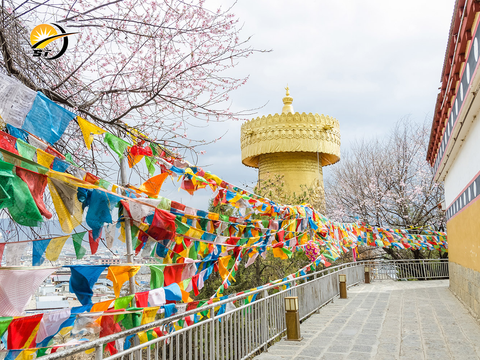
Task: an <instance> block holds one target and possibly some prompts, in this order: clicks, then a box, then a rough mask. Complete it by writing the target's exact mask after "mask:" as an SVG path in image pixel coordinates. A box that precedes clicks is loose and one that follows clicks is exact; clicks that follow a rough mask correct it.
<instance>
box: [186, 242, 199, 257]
mask: <svg viewBox="0 0 480 360" xmlns="http://www.w3.org/2000/svg"><path fill="white" fill-rule="evenodd" d="M188 257H189V258H190V259H193V260H197V257H198V251H197V249H196V248H195V244H192V246H190V250H188Z"/></svg>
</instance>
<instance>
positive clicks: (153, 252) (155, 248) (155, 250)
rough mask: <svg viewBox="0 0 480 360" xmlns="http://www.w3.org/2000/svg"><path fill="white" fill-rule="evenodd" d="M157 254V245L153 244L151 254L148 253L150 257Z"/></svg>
mask: <svg viewBox="0 0 480 360" xmlns="http://www.w3.org/2000/svg"><path fill="white" fill-rule="evenodd" d="M156 253H157V244H155V245H154V246H153V248H152V252H151V253H150V257H152V258H153V257H155V254H156Z"/></svg>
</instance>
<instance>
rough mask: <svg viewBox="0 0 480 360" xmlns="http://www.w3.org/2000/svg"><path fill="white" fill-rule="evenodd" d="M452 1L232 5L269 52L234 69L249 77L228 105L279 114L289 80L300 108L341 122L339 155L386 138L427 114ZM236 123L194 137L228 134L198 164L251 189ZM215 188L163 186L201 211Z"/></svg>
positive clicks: (274, 0)
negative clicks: (359, 142)
mask: <svg viewBox="0 0 480 360" xmlns="http://www.w3.org/2000/svg"><path fill="white" fill-rule="evenodd" d="M212 2H213V0H212ZM216 3H217V4H219V3H221V4H226V2H225V1H216ZM454 3H455V1H454V0H402V1H385V0H363V1H359V0H343V1H331V0H328V1H327V0H312V1H301V0H297V1H296V2H293V1H286V0H238V3H237V4H236V5H235V7H234V10H233V11H234V13H235V14H237V15H238V16H239V17H240V20H241V22H242V23H243V24H244V27H243V30H242V33H241V34H242V36H243V37H244V38H246V37H248V36H250V35H252V36H253V37H252V39H251V44H252V45H253V46H254V47H256V48H258V49H271V50H272V52H270V53H264V54H254V55H252V56H251V57H250V58H248V59H245V60H243V61H242V62H241V63H240V64H239V65H238V67H237V68H236V69H235V72H236V74H238V76H245V75H249V76H250V79H249V81H248V82H247V84H246V85H245V86H243V87H242V88H241V89H239V90H237V91H236V92H235V93H233V94H232V96H231V98H232V101H233V103H232V106H233V108H234V109H237V110H242V109H252V108H257V107H261V106H263V105H265V104H266V105H265V106H264V107H263V108H262V109H260V110H259V111H258V115H257V116H262V115H268V114H274V113H279V112H280V111H281V109H282V106H283V103H282V97H284V96H285V90H284V88H285V86H286V85H287V83H288V85H289V87H290V93H291V96H292V97H293V99H294V101H293V106H294V109H295V111H298V112H306V113H309V112H312V113H319V114H326V115H330V116H333V117H335V118H336V119H338V120H339V121H340V131H341V137H342V140H341V141H342V145H341V148H342V151H344V150H346V149H348V147H349V144H351V143H352V141H354V140H355V139H361V138H369V137H373V136H382V135H385V134H387V133H388V131H389V130H390V129H391V128H392V127H393V125H394V124H395V122H396V121H398V120H399V119H401V118H403V117H405V116H409V117H410V118H411V119H412V120H415V121H418V122H422V121H424V119H425V118H428V119H429V120H431V118H432V113H433V110H434V106H435V99H436V96H437V93H438V87H439V86H440V72H441V70H442V65H443V58H444V54H445V48H446V45H447V37H448V31H449V27H450V21H451V16H452V12H453V7H454ZM223 6H225V5H223ZM240 125H241V123H239V122H235V123H232V122H230V123H221V124H213V125H211V126H209V128H208V130H193V129H191V130H190V132H189V136H192V137H195V138H200V137H204V138H206V139H207V140H208V139H213V138H215V137H218V136H220V135H221V134H223V133H224V132H225V131H228V132H227V134H226V135H225V136H224V137H223V139H222V140H220V141H218V142H217V143H215V144H212V145H209V146H207V147H206V148H205V150H206V151H207V153H206V155H203V156H201V157H200V159H199V165H200V166H202V167H203V168H204V169H205V170H209V171H211V172H212V173H214V174H216V175H218V176H220V177H221V178H223V179H224V180H225V181H227V182H229V183H232V184H235V185H242V186H244V185H249V186H253V185H254V183H255V182H256V179H257V171H256V170H254V169H251V168H247V167H245V166H244V165H242V162H241V156H240V154H241V152H240ZM189 160H190V159H189ZM333 166H335V165H333ZM328 171H329V169H328V167H327V168H325V170H324V174H325V176H328ZM170 183H171V182H170ZM211 194H212V192H211V191H210V190H200V191H198V192H197V193H196V194H195V195H194V196H193V197H192V196H190V195H189V194H188V193H186V192H185V191H183V190H180V191H178V190H177V189H176V187H174V186H172V185H171V184H166V185H165V186H164V189H162V192H161V195H162V196H165V197H168V198H171V199H173V200H177V201H181V202H183V203H184V204H187V205H189V206H192V207H196V208H202V209H205V208H206V206H207V201H208V199H209V198H210V196H211Z"/></svg>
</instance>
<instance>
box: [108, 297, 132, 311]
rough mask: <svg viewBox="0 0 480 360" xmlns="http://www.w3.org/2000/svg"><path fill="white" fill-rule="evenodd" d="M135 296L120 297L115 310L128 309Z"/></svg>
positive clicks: (114, 305) (116, 301)
mask: <svg viewBox="0 0 480 360" xmlns="http://www.w3.org/2000/svg"><path fill="white" fill-rule="evenodd" d="M134 296H135V295H134V294H132V295H127V296H123V297H120V298H118V299H115V303H114V304H113V308H114V309H115V310H117V309H126V308H127V307H128V305H129V304H130V303H131V302H132V299H133V297H134Z"/></svg>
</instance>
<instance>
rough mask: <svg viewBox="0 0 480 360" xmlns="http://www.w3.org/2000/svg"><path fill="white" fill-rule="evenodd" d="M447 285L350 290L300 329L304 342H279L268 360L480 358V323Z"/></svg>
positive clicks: (390, 284) (263, 359)
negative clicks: (346, 295)
mask: <svg viewBox="0 0 480 360" xmlns="http://www.w3.org/2000/svg"><path fill="white" fill-rule="evenodd" d="M448 285H449V282H448V280H435V281H384V282H381V281H377V282H374V283H372V284H360V285H358V286H354V287H352V288H349V289H348V299H339V298H338V297H337V298H335V299H334V301H333V302H332V303H329V304H328V305H326V306H324V307H323V308H321V309H320V310H319V311H318V313H317V314H314V315H312V316H310V318H308V319H307V320H306V321H304V322H303V323H302V325H301V331H302V332H303V333H302V335H305V336H304V339H303V340H302V341H300V342H288V341H286V340H285V339H282V340H280V341H279V342H277V343H276V344H274V345H273V346H271V347H269V348H268V351H267V352H264V353H262V354H261V355H259V356H257V357H255V359H256V360H269V359H272V360H273V359H295V360H302V359H305V360H314V359H315V360H318V359H328V360H335V359H357V360H361V359H376V360H387V359H388V360H390V359H392V360H393V359H396V360H404V359H405V360H406V359H415V360H419V359H435V360H442V359H480V324H479V322H478V321H477V320H475V319H474V318H473V317H472V316H471V315H470V313H469V312H468V310H467V309H466V308H465V306H464V305H463V304H462V303H461V302H460V301H459V300H458V299H457V298H456V297H455V296H454V295H453V294H452V293H451V292H450V290H449V289H448Z"/></svg>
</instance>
